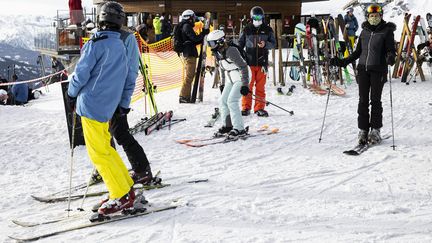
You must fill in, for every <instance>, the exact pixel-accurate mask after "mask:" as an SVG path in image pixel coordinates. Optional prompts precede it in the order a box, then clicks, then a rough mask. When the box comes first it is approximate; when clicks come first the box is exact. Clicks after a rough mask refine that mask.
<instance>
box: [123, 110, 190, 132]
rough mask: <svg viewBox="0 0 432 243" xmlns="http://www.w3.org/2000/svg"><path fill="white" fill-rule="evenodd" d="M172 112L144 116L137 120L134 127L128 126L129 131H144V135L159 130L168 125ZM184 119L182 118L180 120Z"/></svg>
mask: <svg viewBox="0 0 432 243" xmlns="http://www.w3.org/2000/svg"><path fill="white" fill-rule="evenodd" d="M172 116H173V112H172V111H167V112H159V113H157V114H155V115H154V116H152V117H150V118H148V119H147V118H145V119H143V120H142V121H140V122H138V123H137V124H136V125H135V126H134V127H132V128H129V132H130V133H131V134H132V135H134V134H136V133H139V132H144V133H145V135H149V134H150V133H151V132H153V131H154V130H159V129H161V128H163V127H166V126H167V125H170V123H171V121H172V119H171V118H172ZM182 121H184V120H182Z"/></svg>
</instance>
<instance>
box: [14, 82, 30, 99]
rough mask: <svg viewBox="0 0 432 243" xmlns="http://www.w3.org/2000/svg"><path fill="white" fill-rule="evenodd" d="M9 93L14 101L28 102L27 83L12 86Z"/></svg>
mask: <svg viewBox="0 0 432 243" xmlns="http://www.w3.org/2000/svg"><path fill="white" fill-rule="evenodd" d="M11 92H12V94H13V97H14V99H15V100H16V101H19V102H21V103H26V102H27V100H28V92H29V86H28V84H27V83H22V84H14V85H12V90H11Z"/></svg>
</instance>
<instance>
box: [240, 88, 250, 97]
mask: <svg viewBox="0 0 432 243" xmlns="http://www.w3.org/2000/svg"><path fill="white" fill-rule="evenodd" d="M249 92H250V90H249V87H248V86H242V87H241V88H240V94H242V95H243V96H246V95H248V94H249Z"/></svg>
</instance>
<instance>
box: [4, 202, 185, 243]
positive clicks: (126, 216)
mask: <svg viewBox="0 0 432 243" xmlns="http://www.w3.org/2000/svg"><path fill="white" fill-rule="evenodd" d="M179 206H180V205H179V204H174V205H167V206H159V207H147V208H145V209H142V210H139V211H138V210H137V211H129V213H128V214H117V215H113V216H110V217H109V218H105V219H104V220H103V221H99V222H85V223H82V224H79V225H76V226H72V227H68V228H65V229H59V230H55V231H52V232H49V233H42V234H39V235H34V236H29V237H26V236H21V235H15V236H9V238H10V239H13V240H16V241H18V242H30V241H36V240H40V239H44V238H48V237H51V236H56V235H60V234H63V233H67V232H71V231H76V230H80V229H85V228H90V227H95V226H98V225H103V224H108V223H112V222H117V221H121V220H126V219H130V218H136V217H140V216H145V215H150V214H153V213H158V212H163V211H167V210H173V209H176V208H177V207H179ZM81 218H82V217H75V218H73V219H81ZM62 221H64V220H58V221H53V222H51V223H58V222H62ZM43 224H44V223H39V224H37V225H43ZM37 225H33V226H37ZM33 226H24V227H33Z"/></svg>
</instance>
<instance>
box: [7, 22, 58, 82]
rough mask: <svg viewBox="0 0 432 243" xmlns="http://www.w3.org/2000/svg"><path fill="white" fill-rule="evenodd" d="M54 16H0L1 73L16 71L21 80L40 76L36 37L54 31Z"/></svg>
mask: <svg viewBox="0 0 432 243" xmlns="http://www.w3.org/2000/svg"><path fill="white" fill-rule="evenodd" d="M51 26H52V18H50V17H46V16H24V15H9V16H2V18H0V75H2V76H4V77H6V76H7V75H8V71H7V70H8V67H9V74H10V75H11V73H12V72H13V71H12V69H13V67H14V66H15V72H16V73H17V75H18V76H19V78H20V79H21V80H27V79H32V78H36V77H39V76H40V68H39V67H38V65H37V56H38V52H35V51H34V50H33V49H34V37H35V36H36V35H38V34H39V33H42V32H47V31H52V30H53V28H52V27H51Z"/></svg>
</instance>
